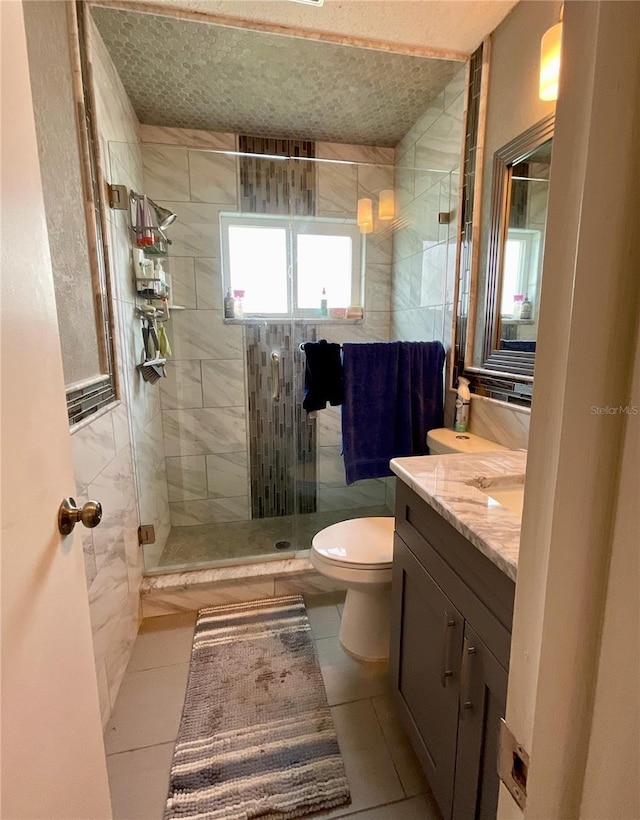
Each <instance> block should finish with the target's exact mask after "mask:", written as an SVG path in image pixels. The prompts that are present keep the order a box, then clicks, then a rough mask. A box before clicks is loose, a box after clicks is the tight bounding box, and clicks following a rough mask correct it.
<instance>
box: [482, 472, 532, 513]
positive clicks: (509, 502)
mask: <svg viewBox="0 0 640 820" xmlns="http://www.w3.org/2000/svg"><path fill="white" fill-rule="evenodd" d="M468 483H469V485H470V486H472V487H475V488H476V489H477V490H480V492H481V493H483V494H484V495H486V496H487V499H488V501H487V504H488V506H489V507H493V506H500V507H505V508H506V509H507V510H509V511H510V512H512V513H514V515H517V516H518V518H522V506H523V503H524V475H517V476H512V475H510V476H496V477H494V478H485V477H483V476H479V477H478V478H474V479H472V480H471V481H469V482H468Z"/></svg>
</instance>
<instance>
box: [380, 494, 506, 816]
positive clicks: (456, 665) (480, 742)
mask: <svg viewBox="0 0 640 820" xmlns="http://www.w3.org/2000/svg"><path fill="white" fill-rule="evenodd" d="M394 538H395V540H394V557H393V586H392V627H391V664H390V670H391V675H392V686H393V689H394V692H395V696H396V700H397V703H398V705H399V707H400V713H401V715H402V716H403V719H404V723H405V725H406V728H407V730H408V732H409V735H410V738H411V740H412V743H413V746H414V748H415V750H416V753H417V755H418V757H419V759H420V761H421V763H422V766H423V768H424V771H425V774H426V776H427V779H428V781H429V784H430V785H431V788H432V790H433V793H434V795H435V797H436V800H437V801H438V804H439V806H440V810H441V811H442V814H443V816H444V818H445V820H449V818H453V819H454V820H469V818H481V820H485V818H486V820H489V819H490V818H491V820H493V818H495V815H496V809H497V801H498V775H497V768H496V761H497V753H498V730H499V723H500V718H501V717H503V716H504V709H505V702H506V693H507V670H508V663H509V648H510V640H511V634H510V631H511V620H512V617H513V598H514V592H515V584H514V582H513V581H512V580H511V579H510V578H508V577H507V576H506V575H505V574H504V573H502V572H501V570H499V569H498V567H496V566H495V565H494V564H493V563H492V562H491V561H490V560H489V559H488V558H487V557H486V556H484V555H483V554H482V553H481V552H480V551H479V550H478V549H477V548H476V547H475V546H473V544H471V543H470V542H469V541H467V540H466V539H465V538H464V537H463V536H462V535H460V533H458V532H457V530H455V529H454V528H453V527H452V526H451V525H450V524H448V523H447V522H446V521H445V520H444V519H443V518H442V517H441V516H439V515H438V513H436V512H435V511H434V510H433V509H432V508H431V507H429V505H428V504H427V503H426V502H425V501H423V500H422V499H421V498H419V497H418V496H417V495H416V494H415V493H414V492H413V491H412V490H410V489H409V488H408V487H407V485H405V484H404V483H402V482H400V481H399V482H398V488H397V493H396V533H395V536H394Z"/></svg>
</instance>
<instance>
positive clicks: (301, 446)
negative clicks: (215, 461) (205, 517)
mask: <svg viewBox="0 0 640 820" xmlns="http://www.w3.org/2000/svg"><path fill="white" fill-rule="evenodd" d="M245 332H246V355H247V386H248V399H249V470H250V487H251V517H252V518H270V517H272V516H278V515H293V514H294V513H309V512H315V511H316V428H315V425H314V424H313V423H312V422H309V421H308V420H307V414H306V413H305V411H304V410H303V409H302V386H303V380H304V362H303V356H302V353H301V352H300V343H301V342H306V341H315V339H316V328H315V327H314V326H310V325H307V324H304V323H298V322H295V323H290V324H289V323H283V324H265V323H264V322H256V323H251V324H247V325H246V328H245ZM273 351H276V352H278V353H279V354H280V361H281V365H280V367H281V371H280V378H281V385H282V391H281V398H280V401H279V402H274V401H273V388H274V384H273V378H272V366H271V353H272V352H273Z"/></svg>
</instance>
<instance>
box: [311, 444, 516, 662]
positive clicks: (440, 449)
mask: <svg viewBox="0 0 640 820" xmlns="http://www.w3.org/2000/svg"><path fill="white" fill-rule="evenodd" d="M427 443H428V445H429V452H430V454H432V455H445V454H447V453H486V452H491V451H495V450H506V449H507V448H506V447H503V446H502V445H500V444H496V442H495V441H489V440H488V439H485V438H481V437H480V436H475V435H473V433H456V432H455V431H454V430H449V429H446V428H441V429H438V430H431V431H430V432H429V433H428V435H427ZM394 525H395V519H394V518H392V517H386V518H385V517H380V518H352V519H350V520H348V521H340V522H338V523H337V524H332V525H331V526H330V527H325V529H323V530H320V532H318V533H316V535H314V537H313V540H312V542H311V555H310V560H311V565H312V566H313V567H314V568H315V569H316V570H317V571H318V572H319V573H321V574H322V575H325V576H326V577H327V578H332V579H333V580H335V581H338V582H341V583H342V584H344V585H345V586H346V587H347V597H346V599H345V602H344V611H343V613H342V622H341V625H340V636H339V637H340V643H341V644H342V646H343V648H344V649H345V650H346V651H347V652H348V653H349V654H350V655H354V656H355V657H356V658H359V659H360V660H364V661H382V660H386V659H387V658H388V657H389V625H390V599H391V570H392V565H393V531H394Z"/></svg>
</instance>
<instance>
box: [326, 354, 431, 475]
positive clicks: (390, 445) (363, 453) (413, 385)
mask: <svg viewBox="0 0 640 820" xmlns="http://www.w3.org/2000/svg"><path fill="white" fill-rule="evenodd" d="M342 356H343V369H344V403H343V405H342V443H343V450H344V464H345V471H346V481H347V484H353V482H354V481H359V480H360V479H363V478H381V477H383V476H388V475H392V473H391V470H390V469H389V461H390V460H391V459H392V458H398V457H400V456H416V455H426V454H427V453H428V452H429V451H428V449H427V432H428V431H429V430H432V429H434V428H436V427H442V424H443V420H444V412H443V399H444V391H443V380H442V368H443V366H444V357H445V353H444V348H443V346H442V344H441V343H440V342H372V343H365V344H343V345H342Z"/></svg>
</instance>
